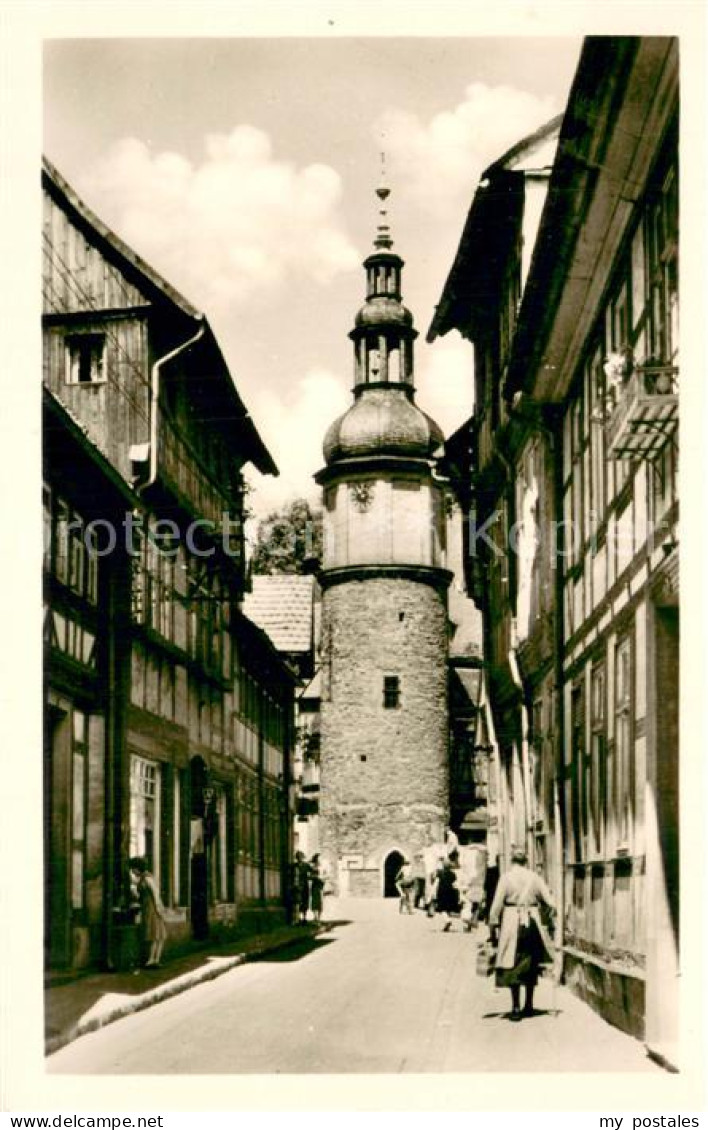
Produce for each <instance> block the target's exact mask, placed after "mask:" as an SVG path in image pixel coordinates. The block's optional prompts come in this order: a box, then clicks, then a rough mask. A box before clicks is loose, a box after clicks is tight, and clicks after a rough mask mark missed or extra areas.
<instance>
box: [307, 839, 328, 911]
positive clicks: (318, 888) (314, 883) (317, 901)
mask: <svg viewBox="0 0 708 1130" xmlns="http://www.w3.org/2000/svg"><path fill="white" fill-rule="evenodd" d="M324 885H325V877H324V872H323V870H322V865H321V863H320V857H319V855H313V857H312V862H311V863H310V904H311V906H312V917H313V918H314V920H315V922H319V921H320V919H321V917H322V901H323V898H322V896H323V893H324Z"/></svg>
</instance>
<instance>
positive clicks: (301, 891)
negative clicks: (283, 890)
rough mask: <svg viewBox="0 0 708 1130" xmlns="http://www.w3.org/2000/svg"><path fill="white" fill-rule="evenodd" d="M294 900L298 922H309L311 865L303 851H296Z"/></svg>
mask: <svg viewBox="0 0 708 1130" xmlns="http://www.w3.org/2000/svg"><path fill="white" fill-rule="evenodd" d="M293 902H294V904H295V906H296V908H297V916H298V922H307V911H308V909H309V906H310V866H309V864H308V862H307V860H306V859H305V854H304V852H302V851H296V852H295V863H294V865H293Z"/></svg>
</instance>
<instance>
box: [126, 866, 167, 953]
mask: <svg viewBox="0 0 708 1130" xmlns="http://www.w3.org/2000/svg"><path fill="white" fill-rule="evenodd" d="M130 869H131V871H132V872H133V873H134V874H135V875H136V877H137V890H138V897H139V899H140V921H141V924H142V931H143V941H144V942H145V943H146V945H148V946H149V947H150V950H149V953H148V959H147V961H146V962H145V968H146V969H156V968H157V967H158V966H159V964H160V958H161V957H162V949H163V946H164V944H165V941H166V939H167V925H166V923H165V908H164V906H163V904H162V899H161V898H160V893H159V891H158V889H157V884H156V882H155V880H154V878H153V876H152V875H151V873H150V871H149V869H148V862H147V860H146V859H143V858H142V856H135V857H134V858H133V859H131V860H130Z"/></svg>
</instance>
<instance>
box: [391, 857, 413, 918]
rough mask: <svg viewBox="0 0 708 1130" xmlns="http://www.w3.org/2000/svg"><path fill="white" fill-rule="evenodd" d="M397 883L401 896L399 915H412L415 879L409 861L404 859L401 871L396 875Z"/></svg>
mask: <svg viewBox="0 0 708 1130" xmlns="http://www.w3.org/2000/svg"><path fill="white" fill-rule="evenodd" d="M395 882H396V889H397V891H398V893H399V895H400V896H401V897H400V900H399V903H398V913H399V914H412V913H413V893H414V889H415V878H414V876H413V868H412V867H411V865H410V862H409V861H408V860H407V859H404V860H403V862H402V863H401V869H400V871H399V872H398V874H397V875H396V879H395Z"/></svg>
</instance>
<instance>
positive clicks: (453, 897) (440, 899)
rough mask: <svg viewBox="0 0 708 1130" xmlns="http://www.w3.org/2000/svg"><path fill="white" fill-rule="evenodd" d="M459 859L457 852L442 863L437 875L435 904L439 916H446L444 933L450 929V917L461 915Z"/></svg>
mask: <svg viewBox="0 0 708 1130" xmlns="http://www.w3.org/2000/svg"><path fill="white" fill-rule="evenodd" d="M458 865H459V857H458V855H457V853H456V852H453V854H452V855H450V856H448V858H447V859H443V860H442V861H441V864H440V867H439V868H438V873H437V890H436V894H435V904H436V909H437V912H438V914H442V915H444V916H445V925H444V926H443V931H444V932H445V931H447V930H449V929H450V927H451V925H452V918H451V917H450V915H452V914H459V913H460V909H461V903H460V889H459V886H458V879H457V876H458V870H459V866H458Z"/></svg>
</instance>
